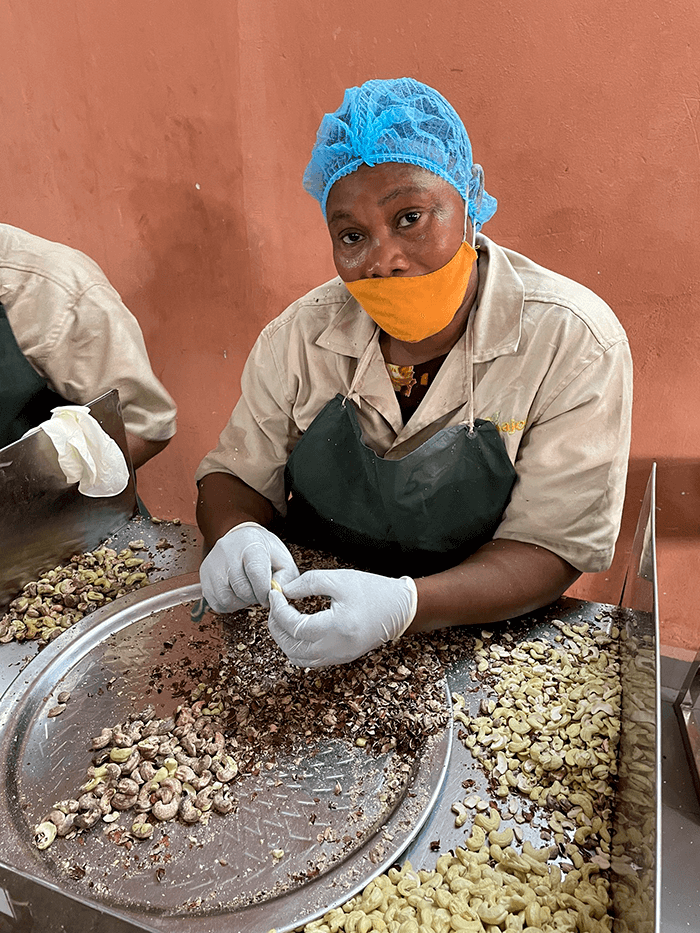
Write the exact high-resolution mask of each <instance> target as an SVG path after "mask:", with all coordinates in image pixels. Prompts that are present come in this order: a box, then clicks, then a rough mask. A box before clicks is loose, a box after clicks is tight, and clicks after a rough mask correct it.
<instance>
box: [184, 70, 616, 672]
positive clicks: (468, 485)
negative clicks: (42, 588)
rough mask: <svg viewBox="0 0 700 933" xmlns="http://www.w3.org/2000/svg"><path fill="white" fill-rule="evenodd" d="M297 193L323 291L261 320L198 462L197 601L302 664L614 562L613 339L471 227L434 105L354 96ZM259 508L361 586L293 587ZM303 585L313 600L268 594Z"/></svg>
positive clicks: (321, 140) (579, 292) (330, 121)
mask: <svg viewBox="0 0 700 933" xmlns="http://www.w3.org/2000/svg"><path fill="white" fill-rule="evenodd" d="M304 183H305V187H306V188H307V190H309V191H310V193H311V194H312V195H314V197H316V198H317V200H318V201H319V203H320V205H321V208H322V210H323V213H324V217H325V218H326V221H327V224H328V229H329V233H330V236H331V241H332V245H333V257H334V262H335V266H336V269H337V271H338V275H339V278H338V279H334V280H333V281H331V282H329V283H327V284H326V285H324V286H321V287H320V288H317V289H315V290H313V291H312V292H310V293H309V294H308V295H306V296H305V297H304V298H302V299H300V300H299V301H297V302H295V303H294V304H293V305H291V306H290V308H288V309H287V310H286V311H285V312H284V313H283V314H282V315H281V316H280V317H278V318H276V319H275V320H274V321H272V322H271V323H270V324H269V325H268V326H267V327H266V328H265V329H264V331H263V332H262V334H261V335H260V337H259V338H258V341H257V343H256V345H255V347H254V348H253V350H252V352H251V355H250V357H249V359H248V362H247V364H246V367H245V371H244V374H243V379H242V396H241V399H240V401H239V403H238V404H237V406H236V408H235V409H234V412H233V414H232V416H231V419H230V421H229V423H228V425H227V426H226V428H225V429H224V431H223V433H222V435H221V438H220V441H219V446H218V447H217V448H216V449H215V450H214V451H212V452H211V453H210V454H209V455H208V456H207V457H205V459H204V461H203V462H202V464H201V465H200V467H199V470H198V473H197V479H198V481H199V501H198V521H199V524H200V527H201V529H202V531H203V534H204V536H205V539H206V541H207V543H208V544H209V545H210V546H211V547H212V549H211V551H210V553H209V554H208V556H207V557H206V559H205V560H204V562H203V564H202V568H201V580H202V588H203V594H204V596H205V598H206V599H207V601H208V602H209V604H210V606H211V607H212V608H213V609H214V610H215V611H220V612H225V611H234V610H236V609H239V608H242V607H244V606H246V605H249V604H251V603H254V602H259V603H262V604H265V605H266V604H267V602H268V600H269V605H270V618H269V625H270V630H271V632H272V635H273V637H274V638H275V640H276V641H277V643H278V644H279V645H280V647H281V648H282V649H283V650H284V652H285V653H286V654H287V656H288V657H289V659H290V660H291V661H292V662H294V663H295V664H298V665H301V666H309V667H314V666H321V665H326V664H333V663H343V662H347V661H350V660H353V659H354V658H356V657H359V656H360V655H362V654H364V653H365V652H367V651H370V650H372V649H373V648H375V647H377V646H378V645H380V644H382V643H383V642H386V641H388V640H390V639H394V638H397V637H398V636H400V635H401V634H402V633H403V632H405V631H407V630H408V631H411V632H419V631H429V630H432V629H435V628H439V627H443V626H449V625H464V624H470V623H477V622H478V623H480V624H484V623H490V622H495V621H499V620H503V619H507V618H512V617H514V616H517V615H520V614H523V613H525V612H529V611H532V610H534V609H536V608H538V607H540V606H543V605H546V604H547V603H549V602H551V601H552V600H554V599H556V598H557V597H558V596H560V595H561V594H562V593H563V592H564V590H566V589H567V587H569V586H570V585H571V584H572V583H573V582H574V581H575V580H576V579H577V577H578V576H579V575H580V573H581V572H584V571H598V570H601V569H603V568H605V567H607V566H609V564H610V562H611V560H612V555H613V549H614V543H615V540H616V537H617V533H618V531H619V523H620V516H621V511H622V500H623V494H624V483H625V474H626V464H627V455H628V449H629V433H630V409H631V360H630V354H629V347H628V344H627V340H626V337H625V334H624V331H623V330H622V327H621V326H620V324H619V322H618V321H617V320H616V318H615V317H614V315H613V313H612V312H611V311H610V309H609V308H608V307H607V305H605V303H604V302H603V301H601V300H600V299H599V298H597V297H596V296H595V295H593V294H592V293H591V292H590V291H588V290H587V289H586V288H584V287H583V286H580V285H577V284H576V283H574V282H571V281H570V280H568V279H565V278H563V277H562V276H559V275H557V274H555V273H552V272H548V271H547V270H545V269H542V268H541V267H539V266H537V265H536V264H535V263H533V262H531V261H529V260H528V259H526V258H525V257H523V256H519V255H518V254H516V253H513V252H510V251H508V250H505V249H502V248H501V247H499V246H497V245H496V244H495V243H493V242H492V241H490V240H488V239H487V238H486V237H484V236H482V235H479V236H477V232H478V231H479V230H480V228H481V226H482V225H483V224H484V223H485V222H486V221H487V220H489V219H490V217H491V216H492V215H493V214H494V212H495V210H496V202H495V201H494V199H493V198H491V197H490V196H489V195H487V194H486V192H485V191H484V186H483V172H482V170H481V167H480V166H478V165H475V164H473V162H472V154H471V146H470V143H469V139H468V137H467V133H466V131H465V129H464V126H463V124H462V121H461V120H460V118H459V117H458V115H457V114H456V113H455V111H454V110H453V108H452V107H451V106H450V105H449V103H448V102H447V101H446V100H445V99H444V98H443V97H442V96H441V95H440V94H438V92H437V91H434V90H433V89H432V88H429V87H427V86H426V85H423V84H421V83H420V82H418V81H415V80H413V79H410V78H401V79H397V80H393V81H368V82H367V83H366V84H364V85H362V87H360V88H351V89H349V90H348V91H346V94H345V99H344V101H343V104H342V106H341V107H340V108H339V110H338V111H336V112H335V113H334V114H327V115H326V116H325V117H324V119H323V121H322V123H321V127H320V129H319V132H318V136H317V140H316V144H315V147H314V150H313V154H312V158H311V162H310V163H309V166H308V167H307V170H306V173H305V177H304ZM278 513H279V514H280V515H285V514H287V519H288V530H287V532H286V533H289V534H290V535H291V536H292V537H294V536H296V535H299V534H302V535H304V534H305V535H306V536H307V539H310V540H312V541H313V542H315V543H316V544H319V545H321V546H324V547H327V548H328V547H329V548H331V549H332V550H334V551H336V552H337V553H339V554H342V556H344V557H349V558H350V559H351V560H352V562H353V563H355V564H356V565H358V566H362V567H365V566H366V567H368V568H369V569H370V570H371V571H372V572H367V571H365V570H332V571H310V572H307V573H305V574H303V575H302V576H299V572H298V570H297V568H296V566H295V565H294V562H293V560H292V558H291V555H290V554H289V551H288V550H287V548H286V547H285V546H284V544H283V543H282V542H281V541H280V539H279V538H278V537H277V536H276V535H275V534H273V533H272V532H271V531H270V530H269V529H270V527H271V526H272V525H273V521H274V519H275V517H276V515H277V514H278ZM273 575H274V577H275V580H276V581H277V582H278V583H279V584H280V585H281V587H282V588H283V593H284V595H283V594H282V593H281V592H279V591H277V590H276V589H273V590H272V591H271V590H270V579H271V577H272V576H273ZM309 595H326V596H330V597H331V606H330V608H329V609H327V610H325V611H323V612H319V613H316V614H314V615H304V614H302V613H299V612H297V610H296V609H295V608H294V607H293V606H291V605H289V604H288V602H287V599H292V600H294V599H298V598H301V597H303V596H309Z"/></svg>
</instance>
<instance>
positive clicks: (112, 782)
mask: <svg viewBox="0 0 700 933" xmlns="http://www.w3.org/2000/svg"><path fill="white" fill-rule="evenodd" d="M104 769H105V782H106V784H107V786H108V787H116V785H117V782H118V781H119V779H120V777H121V776H122V768H121V765H118V764H117V763H116V762H115V761H110V762H109V763H108V764H106V765H105V766H104Z"/></svg>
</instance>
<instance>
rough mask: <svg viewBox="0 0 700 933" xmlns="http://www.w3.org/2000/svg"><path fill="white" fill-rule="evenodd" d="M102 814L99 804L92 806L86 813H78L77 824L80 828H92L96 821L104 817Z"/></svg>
mask: <svg viewBox="0 0 700 933" xmlns="http://www.w3.org/2000/svg"><path fill="white" fill-rule="evenodd" d="M102 816H103V813H102V810H101V808H100V807H99V806H96V807H92V809H90V810H85V812H84V813H78V814H77V816H76V817H75V825H76V826H77V827H79V828H80V829H90V827H91V826H94V825H95V823H97V822H98V821H99V820H101V819H102ZM59 836H60V832H59Z"/></svg>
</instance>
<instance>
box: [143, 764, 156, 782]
mask: <svg viewBox="0 0 700 933" xmlns="http://www.w3.org/2000/svg"><path fill="white" fill-rule="evenodd" d="M155 773H156V768H155V765H154V764H153V762H151V761H148V760H146V761H142V762H141V764H140V765H139V774H140V775H141V777H142V778H143V780H144V781H150V780H152V778H153V775H154V774H155Z"/></svg>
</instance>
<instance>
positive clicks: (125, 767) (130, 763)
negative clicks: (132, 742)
mask: <svg viewBox="0 0 700 933" xmlns="http://www.w3.org/2000/svg"><path fill="white" fill-rule="evenodd" d="M140 761H141V754H140V753H139V752H138V751H136V750H134V751H133V752H132V753H131V755H130V756H129V757H128V758H127V759H126V761H123V762H122V763H121V765H120V766H119V767H120V770H121V773H122V774H131V772H132V771H133V770H134V769H135V768H137V767H138V765H139V763H140Z"/></svg>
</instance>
